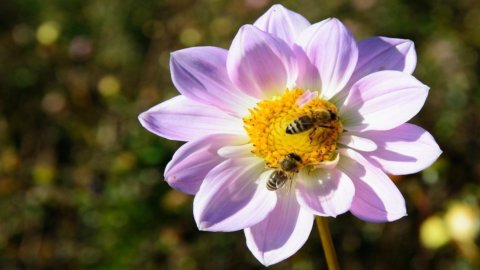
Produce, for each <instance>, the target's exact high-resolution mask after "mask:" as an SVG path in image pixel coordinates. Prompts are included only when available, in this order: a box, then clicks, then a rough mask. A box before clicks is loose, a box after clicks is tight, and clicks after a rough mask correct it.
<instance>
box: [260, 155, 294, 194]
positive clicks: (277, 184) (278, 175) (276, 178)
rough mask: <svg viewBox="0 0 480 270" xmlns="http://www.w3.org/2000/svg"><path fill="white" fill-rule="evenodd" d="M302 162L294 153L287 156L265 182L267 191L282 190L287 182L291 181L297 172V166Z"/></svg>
mask: <svg viewBox="0 0 480 270" xmlns="http://www.w3.org/2000/svg"><path fill="white" fill-rule="evenodd" d="M301 161H302V159H301V157H300V156H298V155H297V154H295V153H290V154H288V155H287V156H286V157H285V158H284V159H282V160H281V161H280V162H279V164H280V168H279V169H276V170H275V171H273V173H272V174H271V175H270V178H269V179H268V181H267V189H268V190H270V191H275V190H277V189H279V188H282V187H283V186H284V185H285V183H287V181H288V180H291V179H292V178H293V176H294V174H295V173H297V172H298V166H299V165H300V162H301Z"/></svg>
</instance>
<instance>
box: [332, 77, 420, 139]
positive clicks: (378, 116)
mask: <svg viewBox="0 0 480 270" xmlns="http://www.w3.org/2000/svg"><path fill="white" fill-rule="evenodd" d="M428 90H429V88H428V86H426V85H424V84H422V83H421V82H420V81H418V80H417V79H415V78H414V77H413V76H411V75H409V74H406V73H403V72H400V71H380V72H375V73H372V74H370V75H368V76H366V77H364V78H363V79H361V80H360V81H358V82H357V83H355V84H354V85H353V86H352V89H351V90H350V93H349V95H348V97H347V99H346V100H345V104H344V105H343V107H341V108H340V113H339V115H340V118H341V119H342V123H343V124H344V128H345V129H346V130H348V131H363V130H387V129H392V128H394V127H398V126H399V125H401V124H403V123H405V122H406V121H408V120H410V119H411V118H412V117H413V116H415V115H416V114H417V113H418V112H419V111H420V109H421V108H422V106H423V104H424V103H425V100H426V98H427V95H428Z"/></svg>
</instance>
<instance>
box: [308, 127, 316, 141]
mask: <svg viewBox="0 0 480 270" xmlns="http://www.w3.org/2000/svg"><path fill="white" fill-rule="evenodd" d="M314 136H315V130H313V131H311V132H310V133H309V134H308V138H310V143H312V142H313V139H314Z"/></svg>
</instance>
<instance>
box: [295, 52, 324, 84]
mask: <svg viewBox="0 0 480 270" xmlns="http://www.w3.org/2000/svg"><path fill="white" fill-rule="evenodd" d="M293 52H294V53H295V56H296V57H297V64H298V78H297V81H296V85H297V87H299V88H301V89H304V90H310V91H315V92H319V91H320V90H322V80H321V79H320V73H319V72H318V69H317V67H316V66H315V65H314V64H313V63H312V61H311V60H310V59H309V58H308V56H307V54H306V53H305V51H304V50H303V49H302V48H300V47H299V46H298V45H295V46H294V47H293Z"/></svg>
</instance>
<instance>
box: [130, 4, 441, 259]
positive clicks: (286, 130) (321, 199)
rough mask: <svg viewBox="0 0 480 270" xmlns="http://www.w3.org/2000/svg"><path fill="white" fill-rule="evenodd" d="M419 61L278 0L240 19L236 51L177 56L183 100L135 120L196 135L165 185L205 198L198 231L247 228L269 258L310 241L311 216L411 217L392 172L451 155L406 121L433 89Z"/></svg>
mask: <svg viewBox="0 0 480 270" xmlns="http://www.w3.org/2000/svg"><path fill="white" fill-rule="evenodd" d="M415 64H416V54H415V50H414V46H413V43H412V42H411V41H409V40H404V39H395V38H387V37H372V38H368V39H365V40H362V41H359V42H357V41H355V39H354V37H353V36H352V34H351V33H350V31H349V30H348V29H347V28H346V27H345V26H344V25H343V24H342V23H341V22H340V21H339V20H337V19H334V18H332V19H326V20H324V21H321V22H319V23H315V24H310V23H309V22H308V21H307V20H306V19H305V18H304V17H302V16H301V15H299V14H297V13H295V12H292V11H290V10H288V9H286V8H284V7H283V6H281V5H274V6H272V7H271V8H270V9H269V10H268V11H267V12H266V13H265V14H264V15H262V16H261V17H260V18H259V19H258V20H257V21H256V22H255V23H254V24H253V25H245V26H243V27H241V28H240V30H239V32H238V33H237V35H236V36H235V38H234V40H233V42H232V45H231V47H230V49H229V50H225V49H222V48H216V47H194V48H188V49H183V50H180V51H176V52H174V53H172V56H171V62H170V67H171V73H172V80H173V83H174V84H175V86H176V88H177V89H178V91H179V92H180V93H181V95H179V96H177V97H174V98H172V99H170V100H167V101H165V102H163V103H161V104H159V105H157V106H155V107H153V108H151V109H150V110H148V111H146V112H144V113H142V114H141V115H140V117H139V119H140V122H141V123H142V125H143V126H144V127H145V128H146V129H147V130H149V131H151V132H153V133H155V134H157V135H159V136H161V137H164V138H167V139H172V140H179V141H187V143H186V144H184V145H183V146H182V147H180V149H179V150H178V151H177V152H176V153H175V155H174V156H173V158H172V160H171V162H170V163H169V164H168V165H167V168H166V170H165V179H166V181H167V182H168V183H169V184H170V185H171V186H172V187H174V188H176V189H178V190H180V191H182V192H185V193H189V194H195V199H194V207H193V208H194V217H195V221H196V222H197V225H198V227H199V228H200V229H201V230H208V231H236V230H242V229H243V230H244V232H245V237H246V242H247V246H248V248H249V249H250V251H251V252H252V253H253V255H254V256H255V257H256V258H257V259H258V260H259V261H261V262H262V263H263V264H265V265H270V264H273V263H277V262H279V261H281V260H283V259H285V258H287V257H289V256H291V255H292V254H294V253H295V252H296V251H297V250H298V249H300V248H301V246H302V245H303V244H304V243H305V241H306V240H307V238H308V236H309V234H310V231H311V229H312V224H313V219H314V215H319V216H331V217H335V216H337V215H339V214H342V213H345V212H347V211H350V212H351V213H352V214H353V215H355V216H357V217H359V218H360V219H363V220H367V221H373V222H384V221H393V220H397V219H399V218H401V217H403V216H405V215H406V209H405V201H404V199H403V197H402V195H401V193H400V192H399V190H398V189H397V187H396V186H395V185H394V184H393V183H392V181H391V180H390V179H389V178H388V176H387V173H388V174H394V175H401V174H410V173H415V172H418V171H420V170H422V169H424V168H426V167H428V166H429V165H430V164H432V163H433V162H434V161H435V160H436V159H437V158H438V156H439V155H440V153H441V150H440V149H439V147H438V145H437V144H436V142H435V140H434V139H433V137H432V136H431V135H430V134H429V133H428V132H427V131H425V130H424V129H422V128H420V127H418V126H415V125H412V124H408V123H406V122H407V121H408V120H410V119H411V118H412V117H413V116H415V115H416V114H417V113H418V112H419V110H420V109H421V107H422V106H423V104H424V102H425V100H426V97H427V94H428V90H429V88H428V87H427V86H425V85H424V84H422V83H421V82H420V81H418V80H417V79H415V78H414V77H413V76H412V75H411V73H412V72H413V70H414V68H415Z"/></svg>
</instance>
